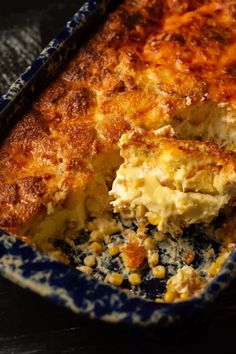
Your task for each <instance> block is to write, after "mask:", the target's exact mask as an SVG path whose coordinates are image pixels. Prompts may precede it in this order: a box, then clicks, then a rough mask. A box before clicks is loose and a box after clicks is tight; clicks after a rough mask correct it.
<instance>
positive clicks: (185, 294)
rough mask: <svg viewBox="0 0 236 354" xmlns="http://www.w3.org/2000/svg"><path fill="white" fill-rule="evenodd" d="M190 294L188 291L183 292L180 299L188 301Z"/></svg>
mask: <svg viewBox="0 0 236 354" xmlns="http://www.w3.org/2000/svg"><path fill="white" fill-rule="evenodd" d="M189 297H190V296H189V294H188V293H184V294H181V295H180V299H181V300H183V301H186V300H188V299H189Z"/></svg>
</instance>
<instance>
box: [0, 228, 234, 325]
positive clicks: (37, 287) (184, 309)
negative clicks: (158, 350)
mask: <svg viewBox="0 0 236 354" xmlns="http://www.w3.org/2000/svg"><path fill="white" fill-rule="evenodd" d="M0 272H1V273H2V275H3V276H5V277H6V278H8V279H10V280H11V281H13V282H15V283H17V284H19V285H20V286H22V287H25V288H28V289H31V290H32V291H34V292H36V293H38V294H40V295H41V296H43V297H45V298H47V299H49V300H51V301H53V302H55V303H57V304H59V305H62V306H64V307H67V308H69V309H70V310H72V311H73V312H75V313H80V314H82V315H86V316H88V317H90V318H97V319H101V320H104V321H109V322H122V323H127V324H134V325H140V326H147V325H158V326H159V327H162V326H166V325H168V324H171V323H173V322H175V321H177V320H179V319H181V318H184V317H186V316H189V315H191V314H192V313H194V312H195V311H197V310H199V309H201V308H203V306H205V305H206V304H207V303H209V302H212V301H213V300H214V299H215V298H216V297H217V295H219V293H220V292H221V291H222V290H223V289H224V288H225V287H227V286H228V285H229V283H230V282H231V281H233V279H235V276H236V252H233V253H232V254H231V255H230V256H229V259H228V260H227V261H226V263H225V265H224V266H223V268H222V269H221V271H220V273H219V274H218V275H217V276H216V277H215V278H214V279H213V281H212V282H211V283H210V284H209V285H208V287H207V288H206V290H205V291H203V292H202V293H201V294H199V295H198V296H195V297H193V298H192V299H190V300H188V301H184V302H176V303H155V302H153V301H149V300H145V299H142V298H140V297H137V296H131V295H128V294H127V293H125V292H123V291H121V290H119V289H117V288H115V287H112V286H110V285H107V284H105V283H102V282H98V281H96V280H95V279H94V278H92V277H90V276H87V275H85V274H83V273H81V272H79V271H77V270H76V269H74V268H72V267H70V266H67V265H65V264H63V263H60V262H58V261H56V260H53V259H51V258H50V257H48V256H47V255H46V254H43V253H41V252H39V251H37V250H36V249H34V248H32V247H31V246H29V245H27V244H25V243H23V242H21V241H19V240H17V239H15V238H14V237H12V236H9V235H6V234H4V233H0Z"/></svg>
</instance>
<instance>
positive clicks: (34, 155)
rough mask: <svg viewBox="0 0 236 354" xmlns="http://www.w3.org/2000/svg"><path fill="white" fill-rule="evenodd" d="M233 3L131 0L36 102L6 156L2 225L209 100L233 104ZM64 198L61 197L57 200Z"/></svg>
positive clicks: (21, 218) (17, 221) (27, 214)
mask: <svg viewBox="0 0 236 354" xmlns="http://www.w3.org/2000/svg"><path fill="white" fill-rule="evenodd" d="M235 36H236V6H235V4H234V1H226V0H225V1H224V0H218V1H204V0H199V1H198V0H185V1H180V0H166V1H164V0H151V1H150V0H148V1H147V0H133V1H128V0H127V1H125V2H124V4H123V5H121V6H120V7H119V8H118V9H117V10H116V11H115V12H114V13H112V14H111V15H110V16H109V18H108V20H107V21H106V23H105V24H104V25H103V26H102V28H101V29H100V30H99V31H98V32H97V34H96V35H95V36H94V37H93V38H92V39H91V40H90V41H89V43H88V44H87V45H85V46H84V47H83V48H82V49H81V50H80V51H79V53H78V54H76V55H75V57H74V58H73V59H72V60H71V61H70V63H69V64H68V65H67V67H66V68H65V70H64V71H63V72H62V73H61V74H60V75H59V76H58V77H57V78H56V79H55V80H54V82H52V84H51V85H50V86H49V87H48V88H47V89H46V90H44V92H43V93H42V94H41V95H40V97H39V98H38V99H37V100H35V102H33V103H32V105H31V106H30V107H29V109H28V113H26V114H25V115H24V116H23V117H22V119H21V120H20V122H19V123H18V124H17V125H16V126H15V127H14V128H13V130H12V132H11V134H10V135H9V137H8V138H7V139H6V140H5V141H4V142H3V143H2V146H1V150H0V226H1V227H3V228H6V229H8V230H15V231H17V228H18V227H20V226H22V225H23V224H24V223H25V222H27V221H28V220H29V219H30V218H32V217H33V216H35V215H36V214H37V213H38V212H39V211H40V210H41V209H43V208H45V206H46V205H47V203H48V202H49V201H57V200H58V199H61V200H63V199H65V198H66V196H67V195H68V193H69V192H70V191H71V190H72V191H73V190H75V189H78V188H85V187H86V185H87V183H88V182H89V181H90V180H91V178H92V177H93V175H94V174H95V171H94V168H93V161H94V159H95V157H96V156H98V155H99V154H102V153H103V152H106V151H109V150H110V149H112V148H113V147H115V146H116V145H117V141H118V140H119V138H120V136H121V135H122V133H124V132H125V131H127V130H129V129H130V128H131V127H133V126H141V127H143V128H146V129H156V128H158V127H161V126H163V125H165V124H166V123H172V122H174V123H175V125H176V124H177V123H176V121H174V119H176V115H177V114H178V112H179V111H181V110H183V109H184V108H186V107H189V105H193V104H196V103H199V102H202V101H204V100H205V101H206V100H215V101H219V102H227V103H235V100H236V85H235V80H236V69H235V68H236V62H235V56H234V52H235V49H236V41H235ZM58 195H60V197H58Z"/></svg>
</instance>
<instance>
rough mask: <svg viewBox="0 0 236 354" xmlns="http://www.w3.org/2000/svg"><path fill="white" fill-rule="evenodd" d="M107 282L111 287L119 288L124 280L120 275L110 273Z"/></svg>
mask: <svg viewBox="0 0 236 354" xmlns="http://www.w3.org/2000/svg"><path fill="white" fill-rule="evenodd" d="M108 280H109V282H110V283H111V284H112V285H116V286H120V285H121V284H122V282H123V280H124V278H123V275H122V274H119V273H116V272H112V273H111V274H110V275H109V277H108Z"/></svg>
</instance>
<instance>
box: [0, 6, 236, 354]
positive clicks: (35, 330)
mask: <svg viewBox="0 0 236 354" xmlns="http://www.w3.org/2000/svg"><path fill="white" fill-rule="evenodd" d="M80 2H81V1H79V0H77V1H76V0H67V1H62V0H60V1H55V0H54V2H53V0H50V1H49V0H41V1H40V2H32V1H27V0H21V1H18V2H17V3H16V4H14V5H13V3H14V1H13V0H8V1H4V5H2V4H1V5H0V92H4V90H6V88H7V87H8V86H9V84H10V82H12V81H13V80H14V79H15V78H16V77H17V75H18V74H19V73H20V72H21V71H22V70H23V69H24V68H25V67H26V66H27V65H28V64H30V62H31V61H32V60H33V58H34V57H35V55H37V54H38V53H39V51H40V49H41V48H42V47H43V46H45V44H47V42H48V41H49V39H50V38H51V37H52V36H53V35H54V34H55V33H56V32H57V31H58V30H59V29H60V27H61V26H62V25H63V24H64V23H65V21H66V20H67V19H68V18H69V17H70V16H71V15H72V14H73V13H74V12H75V10H76V9H77V8H78V6H79V4H80ZM235 330H236V283H235V284H233V285H232V286H231V287H230V288H229V289H227V290H226V291H225V292H224V293H223V294H222V295H221V296H220V298H219V299H218V300H217V301H216V302H215V304H213V305H212V306H210V307H209V308H208V309H205V310H204V311H202V312H201V313H199V314H196V316H195V317H194V318H192V319H189V320H188V321H187V322H185V323H181V324H179V325H178V326H175V327H170V328H168V329H167V330H165V331H161V332H160V331H157V330H155V329H152V330H151V329H149V330H139V329H135V328H130V327H122V326H117V325H112V324H105V323H101V322H97V321H91V320H87V319H85V318H81V317H79V316H76V315H74V314H73V313H70V312H69V311H67V310H64V309H62V308H59V307H57V306H55V305H54V304H51V303H48V302H47V301H46V300H44V299H42V298H40V297H39V296H37V295H35V294H33V293H30V292H29V291H27V290H24V289H21V288H19V287H17V286H16V285H14V284H12V283H10V282H9V281H7V280H5V279H3V278H1V277H0V354H10V353H11V354H23V353H24V354H31V353H32V354H38V353H55V354H56V353H57V354H58V353H84V354H90V353H103V354H106V353H109V354H110V353H114V354H116V353H117V354H118V353H119V354H121V353H129V354H133V353H140V354H141V353H145V352H150V353H154V352H155V353H159V352H160V353H161V354H162V353H167V354H168V353H171V354H172V353H173V354H179V353H181V354H185V353H186V354H187V353H188V354H193V353H206V352H207V351H208V352H209V354H210V353H222V352H224V353H227V354H235V353H236V345H235V337H234V336H236V333H235V332H236V331H235Z"/></svg>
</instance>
